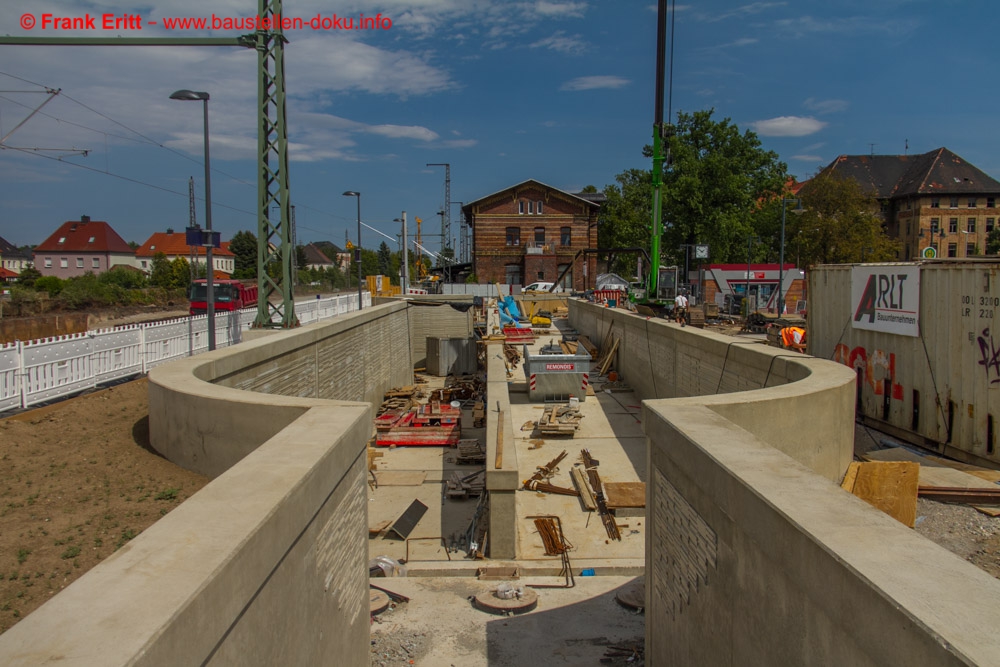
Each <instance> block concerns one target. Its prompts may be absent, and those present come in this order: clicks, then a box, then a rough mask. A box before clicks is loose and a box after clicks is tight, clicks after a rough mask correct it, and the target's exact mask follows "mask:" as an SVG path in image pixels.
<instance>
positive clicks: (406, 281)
mask: <svg viewBox="0 0 1000 667" xmlns="http://www.w3.org/2000/svg"><path fill="white" fill-rule="evenodd" d="M392 221H393V222H401V223H403V257H402V260H403V284H402V288H403V296H406V294H407V290H409V288H410V265H409V262H408V260H407V257H406V211H403V217H402V218H393V220H392Z"/></svg>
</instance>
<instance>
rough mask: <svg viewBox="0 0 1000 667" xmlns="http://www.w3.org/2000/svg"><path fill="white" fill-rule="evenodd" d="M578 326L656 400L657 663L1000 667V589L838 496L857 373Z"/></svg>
mask: <svg viewBox="0 0 1000 667" xmlns="http://www.w3.org/2000/svg"><path fill="white" fill-rule="evenodd" d="M570 316H571V321H572V322H573V324H574V326H576V327H577V328H578V329H580V330H581V331H582V332H584V333H586V334H587V335H588V336H590V337H591V338H592V340H594V341H595V342H596V343H600V342H601V341H602V340H603V338H604V334H605V333H606V332H607V331H608V330H611V332H612V335H615V336H618V335H620V336H622V339H623V340H622V343H620V344H619V345H620V347H619V350H624V353H620V354H619V356H618V358H617V362H616V365H615V368H616V369H618V370H619V371H620V372H621V373H622V374H623V375H624V378H625V380H626V382H628V383H629V384H631V385H632V386H633V387H635V388H636V389H637V391H639V392H640V394H641V395H642V396H643V397H644V398H647V399H649V400H645V401H644V402H643V426H644V429H645V431H646V435H647V445H648V449H647V456H648V459H647V461H648V469H649V479H648V481H647V498H646V506H647V533H646V535H647V541H646V605H647V606H646V659H647V662H648V664H651V665H687V664H699V665H701V664H705V665H715V664H765V665H780V664H825V665H848V664H849V665H872V666H875V665H966V664H982V665H986V664H1000V639H998V638H997V636H996V633H995V628H996V627H997V626H998V623H1000V603H998V602H997V600H1000V582H998V581H997V580H996V579H994V578H993V577H991V576H989V575H988V574H986V573H984V572H983V571H981V570H980V569H979V568H976V567H975V566H973V565H971V564H969V563H966V562H965V561H963V560H961V559H959V558H958V557H956V556H954V555H952V554H951V553H949V552H947V551H945V550H944V549H942V548H940V547H938V546H937V545H935V544H933V543H932V542H929V541H928V540H925V539H924V538H922V537H920V536H919V535H917V534H916V533H914V531H912V530H911V529H909V528H906V527H905V526H903V525H902V524H899V523H898V522H896V521H894V520H893V519H891V518H889V517H888V516H886V515H884V514H883V513H881V512H879V511H878V510H875V509H874V508H872V507H871V506H869V505H868V504H867V503H865V502H863V501H861V500H859V499H858V498H855V497H854V496H853V495H851V494H849V493H847V492H845V491H843V490H842V489H840V487H839V486H838V485H837V483H836V482H838V481H839V479H840V477H841V476H842V474H843V471H844V468H845V467H846V463H847V462H849V461H850V452H851V450H850V449H849V443H851V442H852V441H853V429H854V419H853V416H854V412H853V406H854V402H853V397H854V376H853V374H852V373H850V372H848V373H846V374H845V373H844V372H843V370H844V369H843V368H837V366H838V364H834V363H833V362H828V361H824V360H820V359H814V358H811V357H806V356H805V355H790V354H789V353H787V352H783V351H780V350H777V349H775V348H767V347H764V346H761V345H755V344H746V343H733V344H730V343H729V342H728V340H729V339H727V338H726V337H720V336H716V335H713V334H711V333H709V332H702V331H698V330H693V329H691V328H685V329H681V328H679V327H677V326H676V325H671V324H667V323H664V322H661V321H657V320H645V319H644V318H641V317H637V316H634V315H624V314H619V313H615V312H614V311H610V310H608V309H601V308H597V307H594V306H592V305H589V304H582V303H579V302H571V305H570ZM671 379H674V380H675V381H673V382H672V381H671ZM741 389H761V390H758V391H748V392H742V391H740V390H741ZM719 392H729V393H719ZM657 396H659V397H672V398H670V399H669V400H663V399H662V398H661V399H653V397H657Z"/></svg>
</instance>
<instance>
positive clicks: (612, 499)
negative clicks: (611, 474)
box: [604, 482, 646, 509]
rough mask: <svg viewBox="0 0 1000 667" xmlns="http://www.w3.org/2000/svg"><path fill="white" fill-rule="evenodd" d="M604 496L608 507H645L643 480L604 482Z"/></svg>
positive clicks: (644, 484) (644, 485)
mask: <svg viewBox="0 0 1000 667" xmlns="http://www.w3.org/2000/svg"><path fill="white" fill-rule="evenodd" d="M604 497H605V501H606V503H607V505H608V509H616V508H619V507H645V506H646V483H645V482H605V483H604Z"/></svg>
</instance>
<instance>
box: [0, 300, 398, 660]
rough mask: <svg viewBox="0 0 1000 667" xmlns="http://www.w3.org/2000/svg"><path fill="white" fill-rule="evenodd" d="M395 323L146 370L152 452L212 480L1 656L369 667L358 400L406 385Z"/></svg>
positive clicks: (364, 420)
mask: <svg viewBox="0 0 1000 667" xmlns="http://www.w3.org/2000/svg"><path fill="white" fill-rule="evenodd" d="M407 328H408V322H407V308H406V306H405V305H403V304H395V305H388V306H380V307H376V308H372V309H368V310H364V311H362V312H361V313H356V314H353V315H350V316H345V317H342V318H337V319H336V320H334V321H331V322H326V323H318V324H314V325H311V326H308V327H303V328H301V329H295V330H290V331H281V332H275V333H272V334H270V335H267V336H265V337H263V338H260V339H258V340H255V341H252V342H248V343H244V344H242V345H238V346H236V347H232V348H226V349H222V350H217V351H215V352H213V353H208V354H204V355H200V356H197V357H193V358H190V359H185V360H183V361H179V362H175V363H173V364H169V365H166V366H164V367H161V368H157V369H155V370H154V371H153V372H152V373H151V374H150V428H151V439H152V441H153V443H154V446H155V447H156V448H157V449H158V450H159V451H160V452H161V453H163V454H165V455H166V456H168V458H170V459H171V460H173V461H175V462H177V463H179V464H181V465H185V466H188V467H191V468H193V469H196V470H200V471H202V472H206V473H208V474H210V475H216V476H217V477H216V479H214V480H213V481H212V482H211V483H210V484H209V485H208V486H206V487H205V488H204V489H202V490H201V491H199V492H198V493H196V494H195V495H194V496H192V497H191V498H190V499H189V500H187V501H186V502H185V503H183V504H182V505H181V506H180V507H178V508H177V509H175V510H174V511H173V512H171V513H170V514H168V515H167V516H165V517H164V518H162V519H161V520H160V521H159V522H157V523H156V524H155V525H153V526H152V527H150V528H149V529H148V530H146V531H145V532H143V533H142V535H140V536H139V537H137V538H136V539H134V540H133V541H131V542H129V543H128V544H127V545H126V546H124V547H123V548H121V549H120V550H118V551H117V552H115V554H114V555H113V556H111V557H110V558H108V559H107V560H106V561H105V562H103V563H102V564H100V565H99V566H97V567H96V568H94V569H93V570H91V571H90V572H88V573H87V574H86V575H85V576H84V577H81V578H80V579H79V580H77V581H76V582H74V583H73V584H72V585H71V586H70V587H68V588H67V589H66V590H65V591H63V592H62V593H60V594H59V595H58V596H56V597H55V598H53V600H51V601H50V602H49V603H47V604H45V605H43V606H42V607H41V608H39V609H38V610H37V611H35V612H34V613H32V614H31V615H30V616H28V617H27V618H26V619H24V620H23V621H21V623H19V624H17V625H16V626H14V627H13V628H11V629H10V630H8V631H7V632H6V633H4V635H3V636H2V637H0V664H4V665H37V664H41V663H47V662H55V661H64V662H66V663H67V664H73V665H95V666H97V665H100V666H102V667H103V666H107V665H197V664H203V665H278V664H287V665H319V664H330V661H331V659H332V656H335V657H336V658H335V662H337V664H345V665H362V664H367V663H368V649H369V642H368V623H369V620H368V614H367V608H368V599H367V598H368V595H367V588H368V571H367V559H368V548H367V534H368V531H367V494H366V493H365V475H366V467H367V466H366V457H365V455H364V453H365V445H366V443H367V441H368V439H369V437H370V436H371V433H372V408H371V406H370V405H369V403H368V402H360V401H368V400H370V399H371V397H372V396H377V397H378V398H379V399H381V396H382V393H383V392H384V391H385V390H387V389H388V388H390V387H391V386H393V385H401V384H409V383H411V382H412V377H413V375H412V366H411V365H410V364H409V337H408V336H407V335H406V331H407ZM399 332H402V335H399ZM382 355H384V356H385V357H387V361H384V362H381V361H376V360H375V358H376V357H381V356H382ZM310 364H312V365H314V366H315V367H318V368H321V369H324V371H323V372H316V371H313V372H311V373H310V372H308V371H307V370H304V369H307V368H308V367H309V365H310ZM226 384H228V385H230V386H224V385H226ZM239 385H243V386H247V385H253V386H254V387H255V388H257V389H259V390H269V391H283V392H286V393H291V394H297V395H295V396H281V395H274V394H265V393H260V392H259V391H244V390H240V389H237V388H234V387H235V386H239ZM321 396H328V397H331V398H340V399H348V398H353V399H357V400H356V401H355V402H350V401H348V400H340V401H335V400H324V399H323V398H319V397H321Z"/></svg>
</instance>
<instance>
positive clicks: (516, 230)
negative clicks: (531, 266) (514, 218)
mask: <svg viewBox="0 0 1000 667" xmlns="http://www.w3.org/2000/svg"><path fill="white" fill-rule="evenodd" d="M507 245H521V228H520V227H508V228H507Z"/></svg>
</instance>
